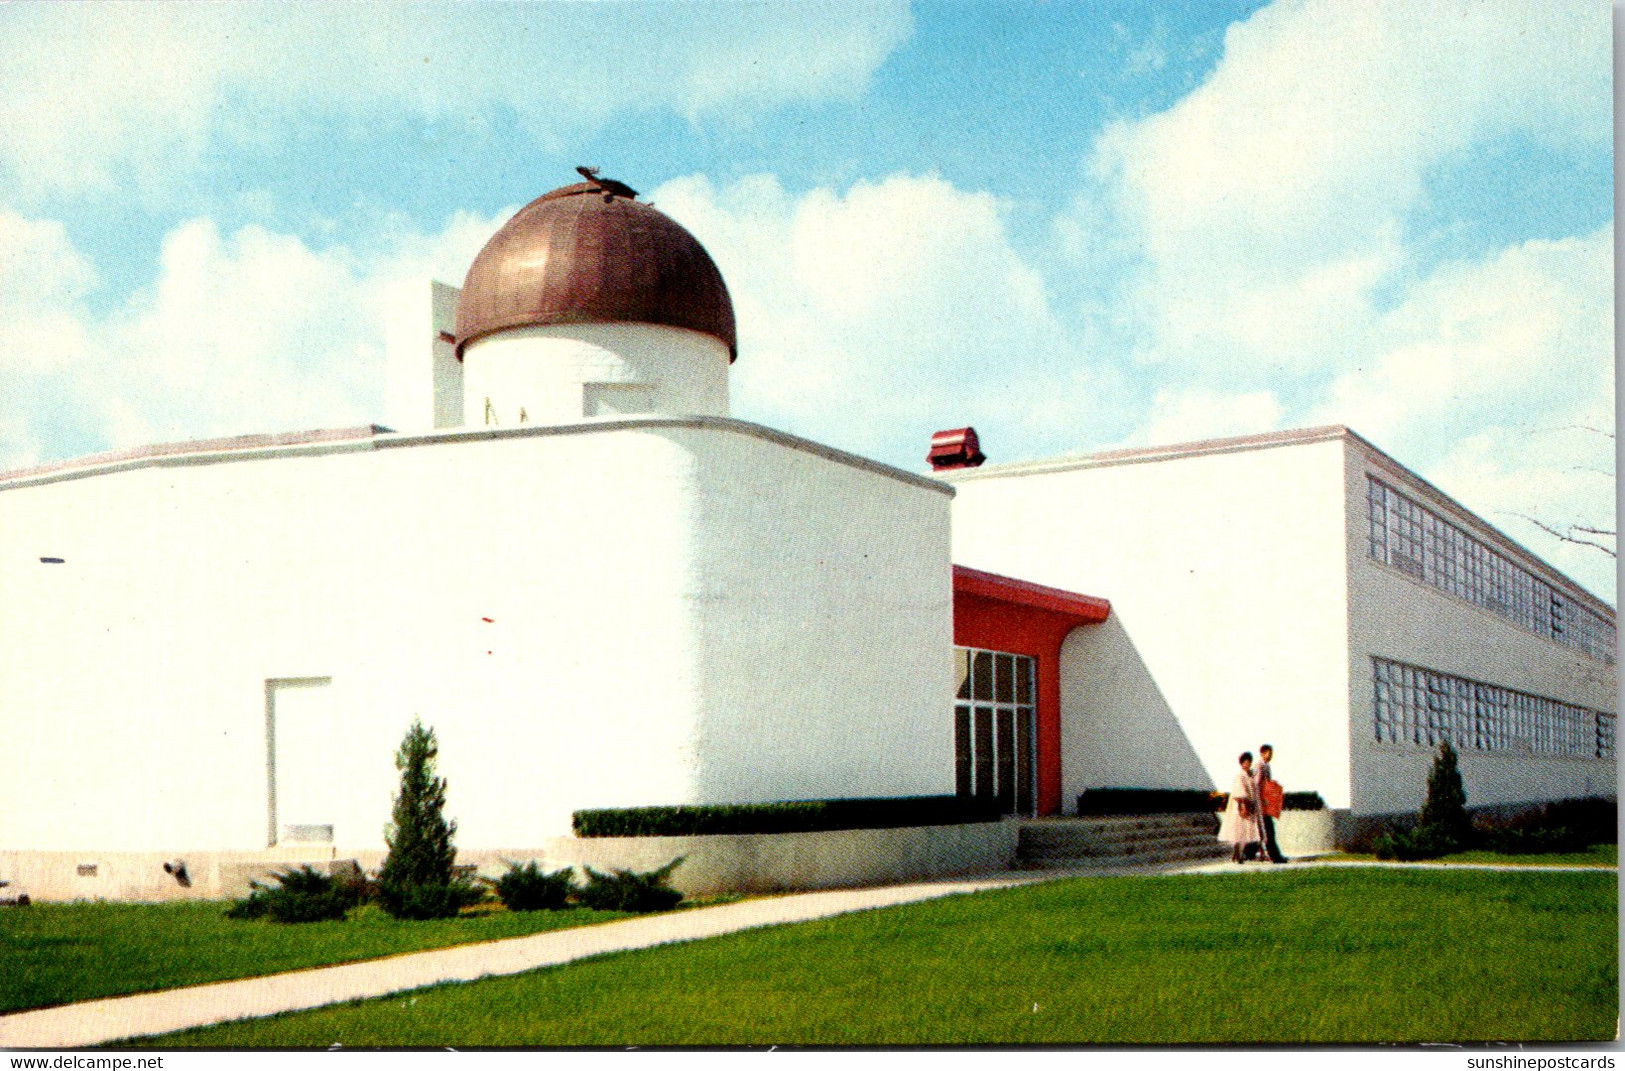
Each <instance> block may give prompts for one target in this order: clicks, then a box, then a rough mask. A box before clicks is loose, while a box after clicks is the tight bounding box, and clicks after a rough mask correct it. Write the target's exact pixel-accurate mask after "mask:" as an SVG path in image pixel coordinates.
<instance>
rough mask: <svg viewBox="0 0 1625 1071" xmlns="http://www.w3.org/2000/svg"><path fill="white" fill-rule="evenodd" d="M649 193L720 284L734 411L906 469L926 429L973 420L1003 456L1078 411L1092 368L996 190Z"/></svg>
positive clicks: (910, 179) (768, 187) (938, 185)
mask: <svg viewBox="0 0 1625 1071" xmlns="http://www.w3.org/2000/svg"><path fill="white" fill-rule="evenodd" d="M653 197H654V200H655V201H656V202H658V204H659V206H660V207H661V208H662V209H663V210H665V211H667V212H669V213H670V214H671V215H672V216H673V217H674V218H676V219H678V220H679V221H681V222H682V223H683V224H684V225H685V226H687V227H689V228H690V229H691V230H692V231H693V232H694V233H695V235H696V236H697V237H698V238H699V239H700V241H701V242H702V243H703V244H704V245H705V246H706V248H707V249H709V250H710V251H711V253H712V255H713V256H714V257H715V258H716V260H717V262H718V265H719V266H720V267H721V269H722V272H723V275H724V277H725V278H726V280H727V282H728V288H729V291H730V293H731V294H732V296H733V299H734V306H735V310H736V313H737V317H738V321H739V327H740V357H739V362H738V364H736V365H735V366H734V375H733V394H734V399H735V406H734V411H735V412H736V413H737V414H739V415H741V416H744V417H747V418H748V419H753V420H760V421H762V422H763V423H767V424H772V425H776V426H780V427H785V428H787V429H789V430H792V431H796V432H798V433H800V434H804V435H808V436H810V437H812V438H815V439H821V440H823V441H826V442H830V443H832V444H834V445H837V446H842V447H845V448H847V449H851V450H856V451H859V452H861V453H867V454H869V455H871V456H879V457H884V458H889V459H892V460H895V461H898V462H899V463H903V464H909V465H913V466H917V465H918V464H919V460H918V459H919V458H923V456H924V453H925V448H926V442H927V439H928V437H929V435H930V433H931V432H932V431H934V430H936V429H937V428H939V427H952V426H955V425H956V424H958V423H971V422H974V423H975V424H976V425H977V427H978V428H979V429H980V430H981V431H982V432H983V434H984V442H985V443H986V444H987V446H988V448H990V449H992V450H994V451H996V452H997V451H999V450H1000V448H1001V447H1002V448H1003V450H1004V451H1006V452H1005V453H1004V454H1003V456H1004V457H1005V458H1006V459H1008V458H1009V457H1010V456H1011V455H1010V453H1009V452H1008V451H1011V450H1013V449H1018V448H1020V446H1028V447H1029V448H1030V444H1031V443H1032V442H1033V441H1034V440H1035V438H1037V437H1038V436H1040V435H1053V434H1054V433H1055V430H1054V429H1055V428H1056V427H1057V426H1061V427H1062V428H1064V429H1068V430H1070V429H1075V428H1076V426H1077V425H1078V423H1079V422H1080V421H1081V420H1083V419H1086V418H1087V416H1088V412H1087V407H1088V404H1089V403H1090V402H1091V401H1093V400H1094V397H1093V395H1094V394H1095V393H1096V392H1095V391H1092V390H1089V389H1086V388H1087V385H1088V382H1089V378H1090V373H1089V371H1088V369H1087V368H1086V367H1085V365H1084V362H1083V361H1082V360H1080V359H1079V358H1078V357H1077V355H1076V350H1075V349H1074V347H1073V345H1072V344H1071V332H1069V331H1068V329H1067V328H1066V326H1065V325H1064V324H1063V323H1061V322H1060V321H1059V320H1058V319H1057V318H1056V317H1055V316H1054V315H1053V313H1052V312H1051V310H1050V307H1049V301H1048V297H1047V294H1046V291H1045V285H1044V281H1043V279H1042V278H1041V277H1040V275H1039V274H1038V272H1037V271H1035V270H1034V268H1033V267H1032V266H1031V265H1030V264H1028V263H1027V262H1026V261H1025V260H1024V259H1023V258H1022V256H1021V255H1019V254H1018V253H1017V252H1016V250H1015V249H1014V248H1013V247H1012V245H1011V243H1010V238H1009V234H1008V232H1007V229H1006V225H1005V219H1004V212H1005V208H1004V205H1003V204H1002V202H1001V201H1000V200H999V199H998V198H996V197H994V196H993V195H991V194H987V193H979V192H967V191H964V190H960V189H957V188H955V187H954V186H953V185H951V184H950V183H948V182H945V181H943V180H942V179H940V178H935V177H916V176H906V175H893V176H891V177H889V178H887V179H885V180H883V181H881V182H878V183H859V184H857V185H855V186H853V187H852V188H850V189H848V190H845V191H835V190H829V189H815V190H812V191H810V192H808V193H806V194H805V195H802V196H799V197H797V196H792V195H791V194H789V193H787V192H786V191H785V190H784V189H783V187H782V186H780V185H779V183H778V181H777V180H776V179H774V178H772V177H770V176H753V177H749V178H746V179H743V180H740V181H739V182H736V183H734V184H732V185H730V186H727V187H724V188H718V187H716V186H713V185H712V184H711V183H709V182H708V181H706V180H705V179H703V178H699V177H694V178H687V179H683V180H680V181H676V182H671V183H668V184H666V185H665V186H663V187H661V188H660V189H659V190H656V191H655V192H654V195H653ZM1058 397H1059V398H1061V399H1065V400H1064V401H1063V402H1062V403H1061V404H1060V407H1059V408H1057V407H1056V406H1055V405H1054V404H1053V403H1054V402H1055V400H1056V399H1057V398H1058ZM1063 434H1067V432H1066V431H1063ZM1067 437H1068V439H1069V440H1075V439H1076V433H1075V431H1072V433H1071V434H1070V435H1068V436H1067ZM916 455H918V456H916Z"/></svg>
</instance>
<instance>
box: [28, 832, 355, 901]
mask: <svg viewBox="0 0 1625 1071" xmlns="http://www.w3.org/2000/svg"><path fill="white" fill-rule="evenodd" d="M332 860H333V849H332V848H331V847H330V846H327V845H309V846H292V847H288V848H268V849H263V850H261V851H257V852H96V851H82V852H0V881H6V882H10V884H9V885H7V886H6V887H5V888H3V889H0V896H16V895H17V894H18V893H27V894H28V896H29V897H30V898H31V899H34V900H134V901H149V900H217V899H220V898H221V897H234V896H246V895H248V883H249V881H250V880H251V879H254V878H260V877H263V876H265V875H268V874H270V873H272V872H273V871H277V870H285V869H287V868H288V867H294V866H299V865H300V864H301V863H309V864H310V865H312V866H314V867H316V868H317V869H319V870H324V869H326V868H327V866H328V865H329V864H330V863H331V862H332ZM176 862H182V863H184V864H185V872H184V880H182V879H180V878H177V877H176V875H175V874H173V873H170V872H166V871H165V870H164V864H165V863H170V864H171V865H172V868H173V864H174V863H176Z"/></svg>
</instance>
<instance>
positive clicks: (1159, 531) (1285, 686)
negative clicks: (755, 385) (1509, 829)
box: [942, 427, 1617, 815]
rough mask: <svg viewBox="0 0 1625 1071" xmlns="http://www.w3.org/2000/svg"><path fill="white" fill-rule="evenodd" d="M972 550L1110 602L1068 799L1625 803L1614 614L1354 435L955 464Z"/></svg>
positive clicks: (1078, 701)
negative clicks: (1248, 771)
mask: <svg viewBox="0 0 1625 1071" xmlns="http://www.w3.org/2000/svg"><path fill="white" fill-rule="evenodd" d="M942 476H943V478H945V479H948V480H950V481H951V482H953V483H954V485H955V487H956V489H957V490H958V495H957V496H956V498H955V501H954V538H953V546H954V560H955V561H956V562H959V563H962V564H963V565H967V566H973V567H977V568H982V569H989V570H993V571H997V572H1000V573H1007V574H1012V575H1016V576H1020V577H1023V578H1026V579H1029V580H1033V581H1036V582H1039V583H1043V584H1052V585H1055V586H1057V587H1062V588H1070V589H1073V590H1078V591H1090V592H1099V593H1101V594H1104V595H1108V596H1109V597H1110V598H1111V601H1112V616H1111V619H1110V620H1108V621H1106V622H1105V623H1104V624H1102V625H1101V626H1099V627H1097V628H1092V629H1080V630H1077V631H1076V632H1074V633H1072V634H1071V635H1070V636H1069V638H1068V639H1067V641H1066V643H1065V645H1064V646H1063V648H1062V650H1061V653H1060V661H1061V664H1060V674H1061V719H1062V725H1061V738H1062V740H1063V741H1064V744H1063V748H1062V770H1061V776H1062V782H1063V784H1062V795H1063V798H1064V799H1066V800H1074V799H1075V798H1076V795H1077V793H1079V792H1081V791H1082V790H1084V789H1087V788H1091V787H1166V788H1190V787H1204V786H1213V787H1219V788H1225V787H1228V781H1229V778H1230V776H1231V771H1232V770H1233V769H1234V767H1235V765H1236V758H1237V755H1238V754H1239V753H1240V752H1241V751H1243V750H1252V751H1256V750H1257V748H1258V746H1259V745H1260V744H1263V743H1272V744H1273V745H1274V746H1275V748H1276V763H1275V768H1276V774H1277V776H1278V777H1280V778H1281V779H1282V780H1283V781H1285V782H1287V785H1288V788H1289V789H1292V788H1300V789H1306V790H1308V789H1312V790H1315V791H1318V792H1320V794H1321V795H1322V796H1323V797H1324V798H1325V800H1326V802H1327V804H1328V805H1329V806H1331V807H1333V808H1336V809H1339V810H1341V809H1345V808H1346V809H1349V810H1351V811H1352V812H1353V813H1354V814H1355V815H1377V814H1384V813H1396V812H1403V811H1414V810H1415V809H1416V808H1417V807H1418V806H1419V805H1420V803H1421V801H1422V798H1423V795H1424V792H1425V785H1426V779H1427V771H1428V769H1429V766H1430V764H1431V757H1432V754H1433V752H1434V750H1435V747H1436V745H1437V744H1438V742H1439V741H1441V740H1442V739H1443V738H1444V736H1445V735H1446V734H1448V735H1449V736H1450V737H1451V739H1452V740H1453V741H1454V742H1455V744H1456V746H1457V747H1458V749H1459V751H1460V754H1461V768H1462V773H1463V777H1464V780H1465V784H1466V788H1467V794H1468V799H1469V803H1470V804H1474V805H1479V804H1493V803H1512V802H1524V801H1531V800H1539V799H1553V798H1561V797H1565V796H1582V795H1592V794H1609V795H1611V794H1613V792H1614V786H1615V765H1614V743H1613V736H1614V713H1615V693H1616V687H1617V685H1616V676H1615V668H1614V657H1615V633H1614V612H1613V610H1612V609H1611V608H1610V607H1608V606H1607V605H1606V604H1604V603H1602V602H1601V601H1600V600H1598V599H1597V598H1595V597H1594V596H1592V595H1590V594H1589V593H1587V592H1586V591H1584V590H1583V589H1581V588H1580V587H1578V586H1577V585H1576V584H1574V583H1573V582H1572V581H1570V580H1568V579H1567V578H1566V577H1564V576H1562V575H1561V574H1559V573H1558V572H1556V571H1555V570H1553V569H1552V568H1551V567H1550V566H1548V565H1546V564H1545V563H1544V562H1542V561H1540V560H1539V559H1538V558H1536V557H1534V556H1533V555H1531V554H1530V553H1528V552H1527V551H1526V550H1524V549H1523V548H1522V547H1520V546H1518V545H1517V544H1516V543H1514V542H1513V541H1511V540H1510V539H1508V538H1507V537H1506V536H1504V535H1503V534H1501V533H1500V532H1498V531H1497V530H1495V529H1494V528H1492V527H1490V526H1489V525H1487V524H1485V523H1484V522H1483V521H1482V520H1480V519H1479V518H1477V517H1476V516H1474V515H1473V514H1472V513H1470V512H1468V511H1467V510H1466V509H1464V508H1463V507H1462V506H1461V505H1459V504H1458V503H1456V502H1455V501H1453V500H1452V499H1451V498H1449V497H1448V496H1446V495H1444V494H1443V493H1441V492H1440V491H1439V490H1438V489H1436V488H1434V487H1433V486H1431V485H1430V484H1428V483H1427V482H1426V481H1424V480H1422V479H1421V478H1420V477H1418V476H1417V475H1416V474H1415V473H1412V472H1410V471H1409V470H1407V469H1406V468H1404V467H1403V466H1402V465H1400V464H1399V463H1397V462H1396V461H1394V460H1393V459H1392V458H1390V457H1388V456H1387V455H1386V454H1384V453H1383V452H1382V451H1380V450H1378V449H1377V448H1376V447H1374V446H1372V445H1371V444H1370V443H1368V442H1366V441H1365V440H1364V439H1362V438H1360V437H1359V436H1358V435H1356V434H1355V433H1354V432H1352V431H1350V430H1349V429H1347V428H1342V427H1326V428H1312V429H1308V430H1304V431H1291V432H1281V433H1278V434H1271V435H1259V436H1251V437H1245V438H1235V439H1222V440H1215V441H1211V442H1200V443H1191V444H1186V445H1182V446H1172V447H1164V448H1152V449H1144V450H1123V451H1116V452H1112V453H1107V454H1096V455H1091V456H1080V457H1065V458H1056V459H1052V460H1048V461H1040V462H1028V463H1018V464H1008V465H990V466H986V467H982V468H973V469H963V470H959V471H956V472H948V473H943V474H942Z"/></svg>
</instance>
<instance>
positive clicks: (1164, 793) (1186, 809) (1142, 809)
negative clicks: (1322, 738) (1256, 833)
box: [1078, 788, 1326, 815]
mask: <svg viewBox="0 0 1625 1071" xmlns="http://www.w3.org/2000/svg"><path fill="white" fill-rule="evenodd" d="M1229 799H1230V797H1229V795H1228V794H1226V793H1224V792H1209V791H1207V790H1206V789H1200V788H1091V789H1087V790H1085V791H1084V793H1083V794H1082V795H1081V796H1079V797H1078V813H1079V814H1082V815H1091V814H1095V815H1106V814H1189V813H1192V812H1196V811H1222V810H1224V807H1225V804H1226V803H1227V802H1228V801H1229ZM1281 805H1282V807H1284V808H1285V809H1286V810H1289V811H1320V810H1324V809H1325V808H1326V801H1325V800H1323V799H1321V798H1320V793H1318V792H1288V793H1287V794H1286V795H1285V797H1284V798H1283V799H1282V801H1281Z"/></svg>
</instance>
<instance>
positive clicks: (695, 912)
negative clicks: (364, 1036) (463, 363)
mask: <svg viewBox="0 0 1625 1071" xmlns="http://www.w3.org/2000/svg"><path fill="white" fill-rule="evenodd" d="M1308 867H1326V868H1332V867H1386V868H1390V869H1392V868H1396V867H1400V868H1411V869H1430V870H1511V871H1520V870H1534V871H1541V870H1545V871H1553V870H1561V871H1575V870H1581V871H1585V870H1609V871H1611V870H1612V869H1613V868H1608V867H1595V866H1591V867H1581V866H1538V865H1537V866H1516V865H1500V864H1478V863H1378V862H1367V861H1362V860H1327V861H1325V862H1321V861H1318V860H1314V859H1304V860H1301V861H1294V862H1293V863H1291V864H1289V865H1287V866H1284V867H1272V866H1263V865H1260V864H1257V863H1248V864H1239V865H1238V864H1236V863H1232V862H1230V861H1229V860H1227V859H1226V860H1219V861H1214V862H1208V861H1201V862H1196V863H1190V864H1185V865H1180V864H1167V865H1164V866H1157V867H1083V868H1077V869H1069V870H1029V871H1012V872H1009V873H1004V874H995V875H990V876H987V877H977V878H962V879H957V880H943V881H930V882H920V883H918V884H913V885H892V886H885V887H882V888H876V889H834V890H829V891H825V892H808V893H792V894H789V895H785V896H777V897H770V898H767V899H761V900H747V901H743V902H741V903H737V904H723V905H720V906H717V907H703V908H694V909H692V910H688V911H675V912H671V913H669V914H663V915H650V916H647V917H644V918H633V919H625V920H622V921H619V922H606V923H602V924H600V925H596V926H580V927H576V928H574V929H569V930H555V931H553V932H551V933H539V934H534V935H532V936H530V937H513V938H508V939H506V940H502V941H486V942H483V943H480V944H469V945H456V946H453V947H451V948H439V949H434V950H432V951H428V952H408V953H405V954H403V955H399V956H389V957H387V958H384V959H373V960H363V961H361V962H359V963H343V964H339V965H337V966H333V967H313V968H311V969H309V970H303V971H293V972H290V973H287V974H272V975H265V976H263V977H259V978H241V979H237V980H235V981H230V982H214V983H211V984H208V985H198V986H189V987H187V988H185V989H165V990H160V991H158V992H156V993H138V994H135V995H133V996H127V997H108V998H106V999H104V1000H88V1001H83V1002H80V1003H77V1004H65V1005H61V1006H60V1007H55V1008H42V1009H40V1010H38V1011H23V1012H14V1013H12V1014H10V1015H0V1048H6V1049H62V1048H84V1047H87V1046H91V1045H100V1044H103V1043H105V1042H109V1041H118V1040H120V1039H122V1038H132V1037H142V1036H145V1035H149V1034H168V1033H171V1032H173V1031H176V1030H186V1029H190V1028H192V1027H197V1026H212V1025H214V1024H216V1023H225V1022H230V1021H232V1020H234V1019H254V1018H259V1017H261V1016H266V1015H277V1014H279V1013H281V1012H290V1011H303V1010H305V1009H307V1008H319V1007H322V1006H324V1005H328V1004H339V1003H343V1002H345V1001H350V1000H365V999H368V998H371V997H382V996H388V995H389V994H391V993H398V992H401V991H403V990H408V989H418V988H421V987H423V986H430V985H439V984H441V983H443V982H471V981H474V980H476V979H479V978H486V977H495V976H498V975H505V974H521V973H523V972H525V971H531V970H536V969H537V968H540V967H554V966H558V965H559V964H563V963H570V962H572V961H574V960H578V959H582V958H584V957H587V956H599V955H603V954H604V953H606V952H626V951H631V950H634V949H639V948H652V947H654V946H655V945H663V944H672V943H676V942H682V941H697V940H700V939H702V938H706V937H716V936H719V935H721V934H725V933H737V932H738V931H740V930H748V929H754V928H755V927H758V926H776V925H780V924H782V923H789V922H806V921H808V920H811V919H821V918H828V917H830V916H832V915H843V914H846V913H848V912H853V911H867V910H870V909H872V908H878V907H892V906H895V905H897V904H910V903H916V902H918V901H921V900H933V899H936V898H938V897H942V896H953V895H956V894H959V893H971V892H981V891H982V890H984V889H1000V888H1007V887H1010V886H1015V885H1027V884H1032V883H1034V882H1040V881H1054V880H1057V879H1060V878H1072V877H1080V876H1088V877H1116V876H1121V875H1127V874H1142V875H1144V874H1179V873H1185V874H1193V873H1200V874H1215V873H1258V874H1269V873H1281V872H1283V871H1287V870H1300V869H1304V868H1308Z"/></svg>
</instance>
